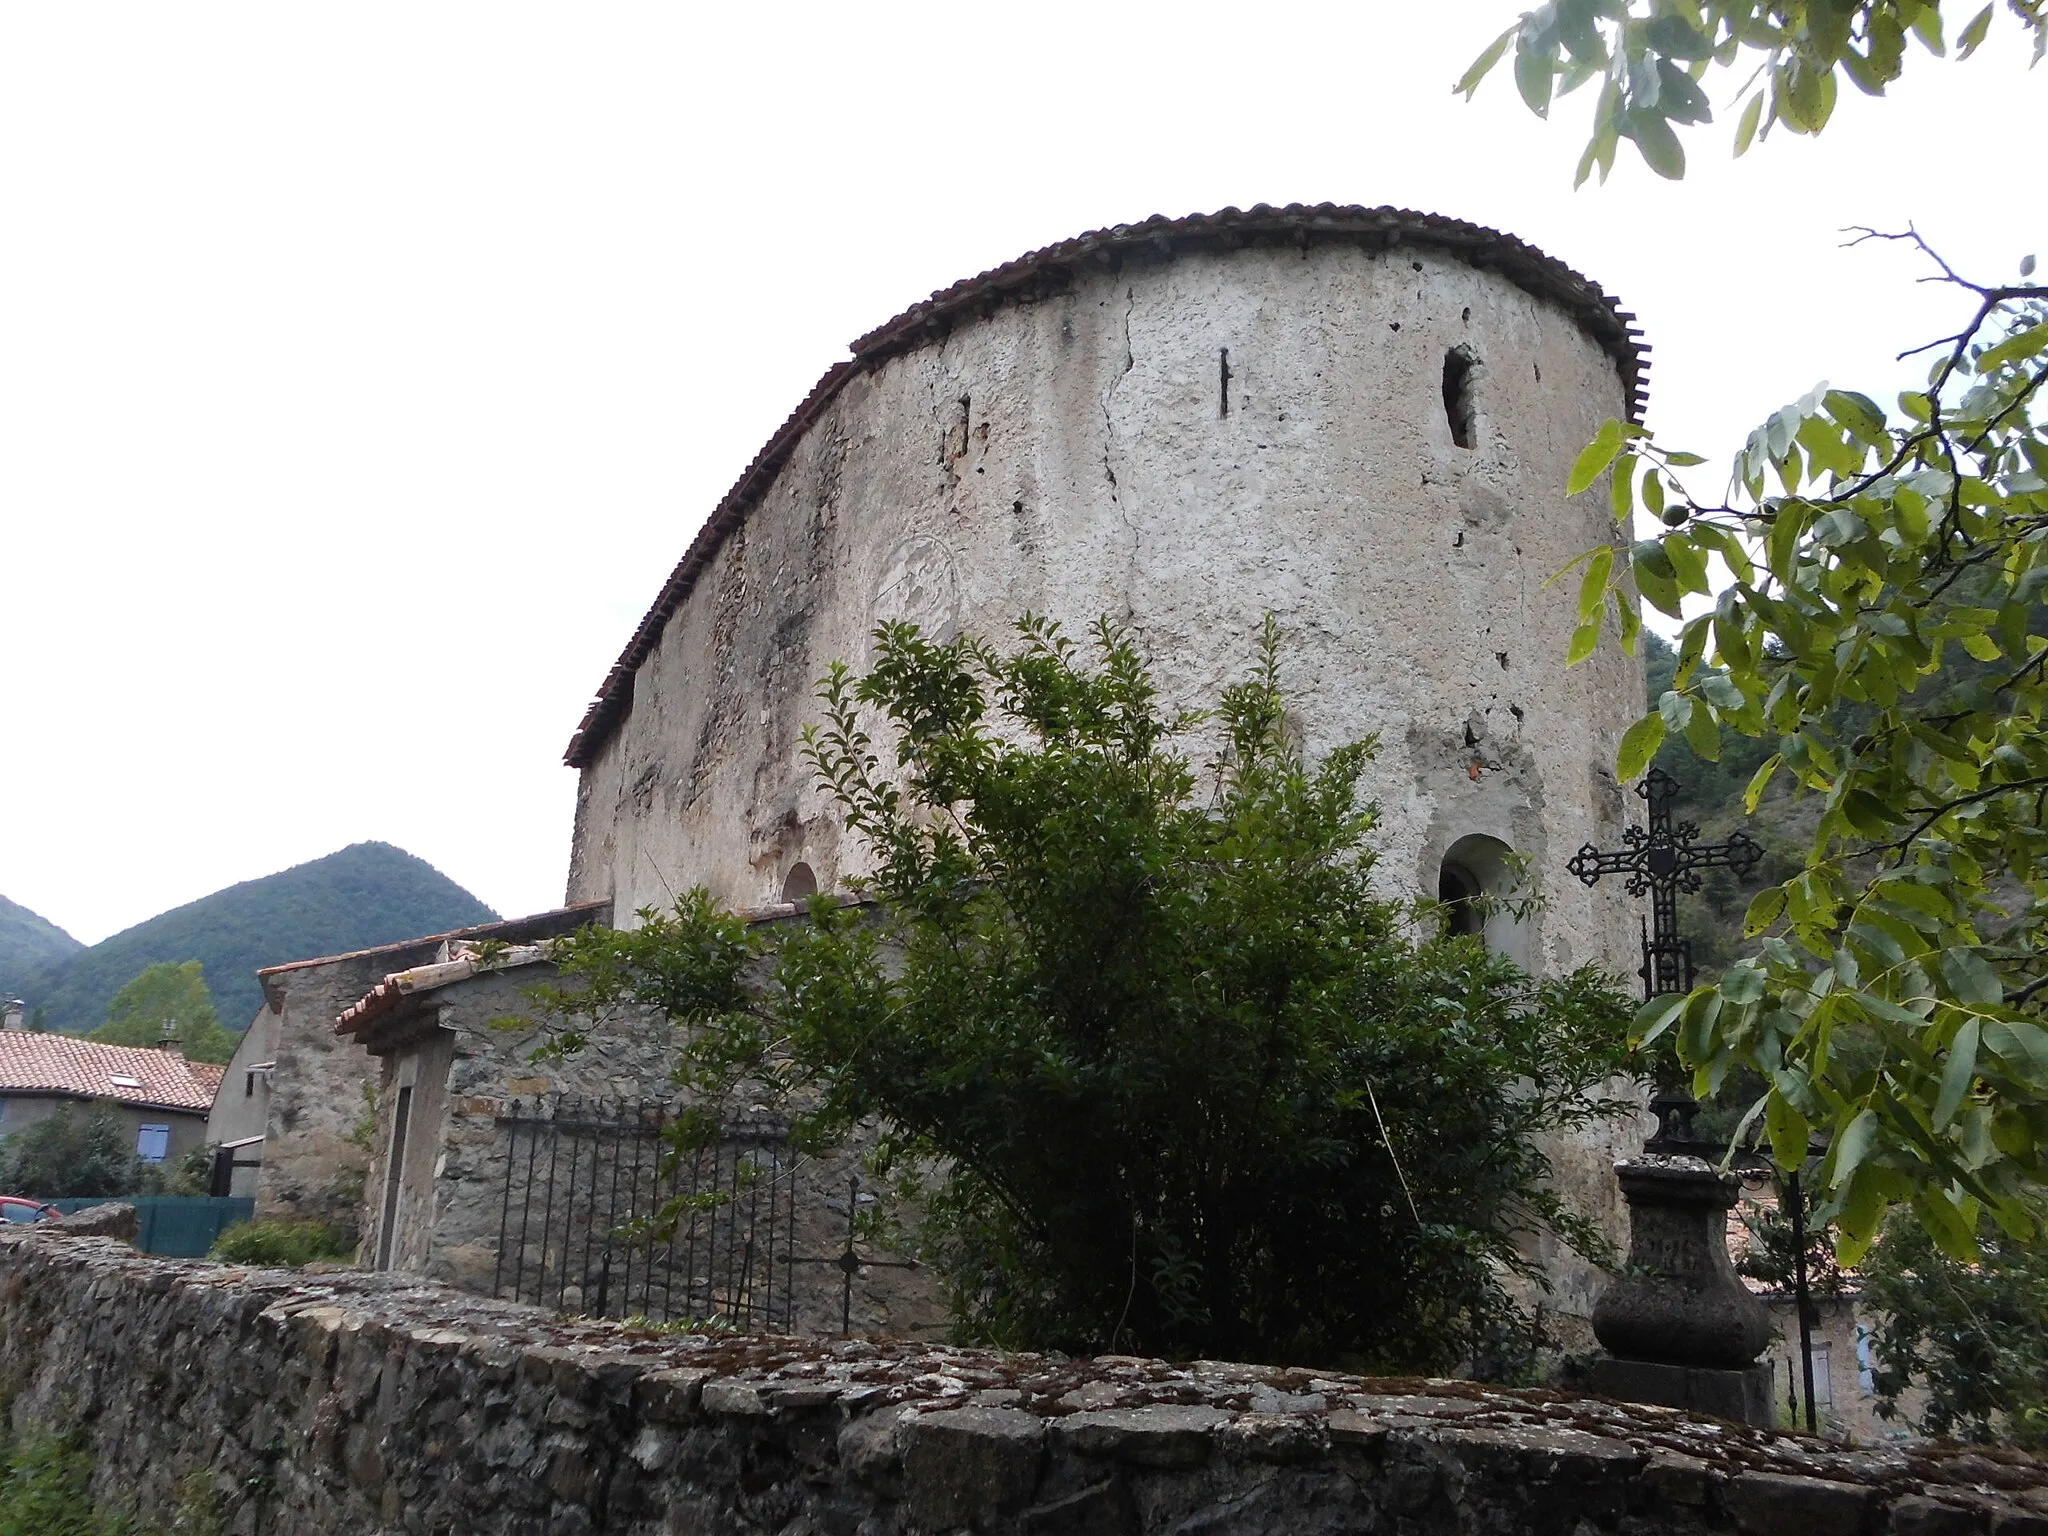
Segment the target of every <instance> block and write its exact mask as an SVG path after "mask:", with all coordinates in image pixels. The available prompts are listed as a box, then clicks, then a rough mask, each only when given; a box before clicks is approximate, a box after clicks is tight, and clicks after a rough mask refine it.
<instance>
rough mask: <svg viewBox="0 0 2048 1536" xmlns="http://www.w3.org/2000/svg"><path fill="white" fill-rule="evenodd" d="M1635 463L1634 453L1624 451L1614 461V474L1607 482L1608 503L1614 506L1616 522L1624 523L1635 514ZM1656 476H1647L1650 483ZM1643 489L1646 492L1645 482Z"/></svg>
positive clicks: (1647, 487) (1647, 486)
mask: <svg viewBox="0 0 2048 1536" xmlns="http://www.w3.org/2000/svg"><path fill="white" fill-rule="evenodd" d="M1636 463H1637V460H1636V456H1635V455H1634V454H1632V453H1624V454H1623V455H1622V456H1621V457H1620V458H1618V459H1616V460H1615V461H1614V474H1613V476H1612V477H1611V478H1610V479H1609V480H1608V482H1607V491H1608V496H1607V501H1608V505H1609V506H1611V507H1613V508H1614V520H1615V521H1616V522H1618V523H1622V524H1626V523H1627V522H1628V520H1629V519H1630V518H1632V517H1634V516H1635V512H1636V499H1635V496H1636V489H1635V488H1636ZM1656 478H1657V477H1656V476H1655V475H1654V474H1653V475H1650V476H1649V477H1648V479H1649V481H1650V482H1651V483H1654V482H1655V481H1656ZM1643 489H1644V491H1645V492H1647V491H1648V490H1649V485H1648V484H1646V485H1645V486H1644V487H1643ZM1652 510H1653V511H1654V510H1655V509H1654V508H1652Z"/></svg>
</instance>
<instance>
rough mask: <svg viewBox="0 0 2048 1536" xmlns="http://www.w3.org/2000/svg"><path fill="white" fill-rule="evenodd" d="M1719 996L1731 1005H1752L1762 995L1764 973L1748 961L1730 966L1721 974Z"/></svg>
mask: <svg viewBox="0 0 2048 1536" xmlns="http://www.w3.org/2000/svg"><path fill="white" fill-rule="evenodd" d="M1721 995H1722V996H1723V997H1725V998H1726V999H1727V1000H1728V1001H1729V1002H1731V1003H1754V1002H1758V1001H1760V1000H1761V999H1762V997H1763V995H1764V973H1763V972H1762V971H1761V970H1759V969H1758V968H1757V967H1756V965H1755V964H1754V963H1752V962H1750V961H1747V960H1744V961H1742V962H1740V963H1739V964H1736V965H1731V966H1729V967H1728V969H1727V970H1726V971H1724V972H1722V974H1721Z"/></svg>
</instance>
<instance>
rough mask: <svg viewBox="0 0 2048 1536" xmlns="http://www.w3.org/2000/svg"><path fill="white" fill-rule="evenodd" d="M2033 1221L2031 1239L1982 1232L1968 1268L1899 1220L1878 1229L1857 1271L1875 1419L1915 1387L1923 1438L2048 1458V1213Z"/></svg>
mask: <svg viewBox="0 0 2048 1536" xmlns="http://www.w3.org/2000/svg"><path fill="white" fill-rule="evenodd" d="M2035 1215H2036V1222H2035V1228H2034V1235H2033V1236H2032V1237H2031V1238H2015V1237H2013V1236H2012V1235H2011V1234H2009V1233H2007V1232H2004V1231H2002V1230H1999V1229H1997V1228H1994V1227H1987V1229H1986V1231H1985V1232H1984V1242H1983V1254H1982V1258H1981V1260H1980V1261H1979V1262H1977V1263H1975V1264H1963V1263H1959V1262H1958V1261H1957V1260H1955V1259H1953V1258H1951V1257H1950V1256H1949V1255H1947V1254H1945V1253H1943V1252H1942V1251H1941V1250H1940V1249H1939V1248H1938V1247H1936V1246H1935V1244H1934V1243H1933V1242H1932V1241H1930V1239H1929V1237H1928V1235H1927V1233H1926V1232H1924V1231H1922V1230H1921V1229H1920V1228H1919V1227H1917V1226H1915V1225H1914V1224H1913V1223H1911V1222H1909V1221H1901V1220H1898V1219H1894V1220H1892V1221H1891V1222H1889V1223H1887V1224H1886V1227H1885V1233H1884V1239H1883V1241H1882V1242H1880V1243H1878V1245H1877V1246H1876V1248H1875V1250H1874V1251H1873V1252H1872V1253H1871V1256H1870V1260H1869V1262H1868V1263H1867V1264H1866V1265H1865V1266H1864V1270H1863V1283H1864V1292H1863V1294H1864V1301H1865V1304H1866V1308H1867V1309H1868V1311H1869V1312H1870V1314H1871V1315H1872V1317H1873V1319H1874V1329H1873V1331H1874V1333H1875V1340H1874V1345H1875V1353H1876V1356H1877V1361H1878V1368H1877V1371H1876V1385H1877V1392H1878V1399H1879V1401H1878V1412H1879V1413H1881V1414H1883V1415H1884V1416H1885V1417H1887V1418H1895V1417H1898V1416H1900V1414H1901V1412H1902V1404H1901V1401H1900V1399H1901V1397H1902V1395H1903V1394H1904V1392H1905V1390H1906V1389H1907V1388H1908V1387H1909V1386H1914V1385H1919V1386H1924V1387H1925V1388H1926V1391H1927V1406H1926V1409H1925V1411H1924V1412H1922V1413H1921V1414H1920V1416H1919V1418H1918V1420H1917V1421H1916V1423H1915V1425H1914V1427H1915V1428H1917V1429H1919V1430H1920V1431H1922V1432H1923V1433H1926V1434H1936V1435H1955V1436H1957V1437H1958V1438H1961V1439H1969V1440H1993V1439H2007V1440H2011V1441H2012V1442H2014V1443H2015V1444H2018V1445H2021V1446H2023V1447H2025V1448H2027V1449H2028V1450H2032V1451H2035V1452H2040V1451H2044V1450H2048V1237H2044V1236H2043V1233H2044V1231H2048V1228H2044V1226H2043V1224H2042V1221H2041V1219H2040V1218H2042V1217H2043V1216H2044V1215H2048V1212H2044V1211H2043V1210H2042V1209H2041V1208H2040V1206H2039V1205H2038V1204H2037V1205H2036V1209H2035Z"/></svg>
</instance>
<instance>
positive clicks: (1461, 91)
mask: <svg viewBox="0 0 2048 1536" xmlns="http://www.w3.org/2000/svg"><path fill="white" fill-rule="evenodd" d="M1521 30H1522V24H1521V23H1520V22H1516V23H1515V24H1514V25H1513V26H1512V27H1509V28H1508V29H1507V31H1505V32H1503V33H1501V35H1500V36H1499V37H1496V38H1495V39H1494V40H1493V41H1492V42H1491V43H1489V44H1488V45H1487V48H1486V51H1485V52H1484V53H1482V54H1480V55H1479V57H1478V58H1476V59H1474V60H1473V61H1472V66H1471V68H1469V69H1467V70H1466V71H1465V73H1464V74H1463V75H1461V76H1459V77H1458V83H1457V84H1456V85H1454V86H1452V87H1451V93H1452V94H1453V95H1456V96H1463V97H1464V98H1465V99H1466V100H1467V101H1470V100H1471V99H1472V93H1473V92H1474V91H1476V90H1478V89H1479V82H1480V81H1482V80H1484V79H1485V78H1486V77H1487V76H1488V75H1490V74H1492V73H1493V67H1494V65H1496V64H1498V63H1499V62H1500V60H1501V55H1502V54H1504V53H1506V52H1507V51H1508V44H1509V43H1512V42H1513V41H1514V40H1515V34H1516V33H1517V32H1519V31H1521ZM1437 78H1438V79H1442V78H1443V77H1442V76H1441V75H1439V76H1438V77H1437Z"/></svg>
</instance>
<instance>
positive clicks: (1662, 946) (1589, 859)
mask: <svg viewBox="0 0 2048 1536" xmlns="http://www.w3.org/2000/svg"><path fill="white" fill-rule="evenodd" d="M1636 793H1637V794H1639V795H1641V796H1642V797H1643V802H1644V804H1646V805H1647V806H1648V807H1649V811H1650V817H1649V825H1648V826H1647V827H1630V828H1628V830H1627V831H1625V832H1623V833H1622V841H1623V842H1624V843H1626V844H1627V845H1628V846H1627V847H1626V848H1623V849H1620V850H1618V851H1615V852H1609V853H1603V852H1601V851H1600V850H1599V849H1598V848H1595V847H1594V846H1593V845H1592V844H1591V843H1588V844H1586V846H1585V847H1583V848H1581V849H1580V850H1579V851H1578V852H1577V853H1576V854H1574V855H1573V856H1572V860H1571V862H1570V863H1569V864H1567V865H1566V866H1565V867H1566V868H1567V869H1569V870H1570V871H1571V872H1572V873H1573V874H1575V875H1577V876H1578V877H1579V878H1580V879H1581V880H1583V881H1584V882H1585V883H1586V884H1587V885H1593V884H1596V883H1597V882H1598V881H1599V879H1600V877H1601V876H1602V875H1626V876H1628V893H1629V895H1631V896H1641V895H1643V894H1644V893H1645V892H1648V893H1649V897H1650V916H1649V918H1648V919H1647V920H1645V922H1644V924H1643V968H1642V969H1641V970H1640V971H1638V972H1637V973H1636V974H1637V975H1639V976H1641V977H1642V978H1643V996H1644V997H1645V998H1652V997H1661V996H1664V995H1666V994H1668V993H1672V992H1690V991H1691V990H1692V987H1693V964H1692V945H1691V943H1690V942H1689V941H1687V940H1685V939H1681V938H1680V937H1679V936H1678V893H1679V892H1680V891H1684V892H1685V893H1687V894H1688V895H1690V894H1691V893H1692V892H1694V891H1697V890H1698V889H1699V888H1700V871H1701V870H1703V869H1729V870H1733V871H1734V872H1735V876H1736V878H1737V879H1740V878H1741V877H1742V876H1744V875H1746V874H1748V873H1749V872H1750V871H1751V870H1752V869H1755V868H1756V866H1757V864H1758V862H1759V861H1760V860H1762V858H1763V856H1764V850H1763V848H1762V846H1761V845H1760V844H1758V842H1757V841H1756V839H1754V838H1752V837H1749V836H1747V835H1745V834H1743V833H1741V832H1737V833H1735V834H1734V835H1733V836H1732V837H1730V838H1729V839H1728V841H1727V842H1725V843H1707V844H1704V845H1703V844H1701V843H1700V842H1699V835H1700V829H1699V827H1698V826H1697V825H1696V824H1695V823H1693V822H1690V821H1681V822H1675V823H1674V822H1673V821H1672V819H1671V802H1672V801H1673V800H1674V799H1676V798H1677V795H1678V780H1676V779H1674V778H1672V777H1671V775H1670V774H1668V773H1666V772H1665V771H1664V770H1663V769H1661V768H1652V769H1651V770H1650V771H1649V773H1648V774H1646V775H1645V776H1644V778H1643V782H1642V783H1641V784H1639V785H1638V786H1637V787H1636Z"/></svg>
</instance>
